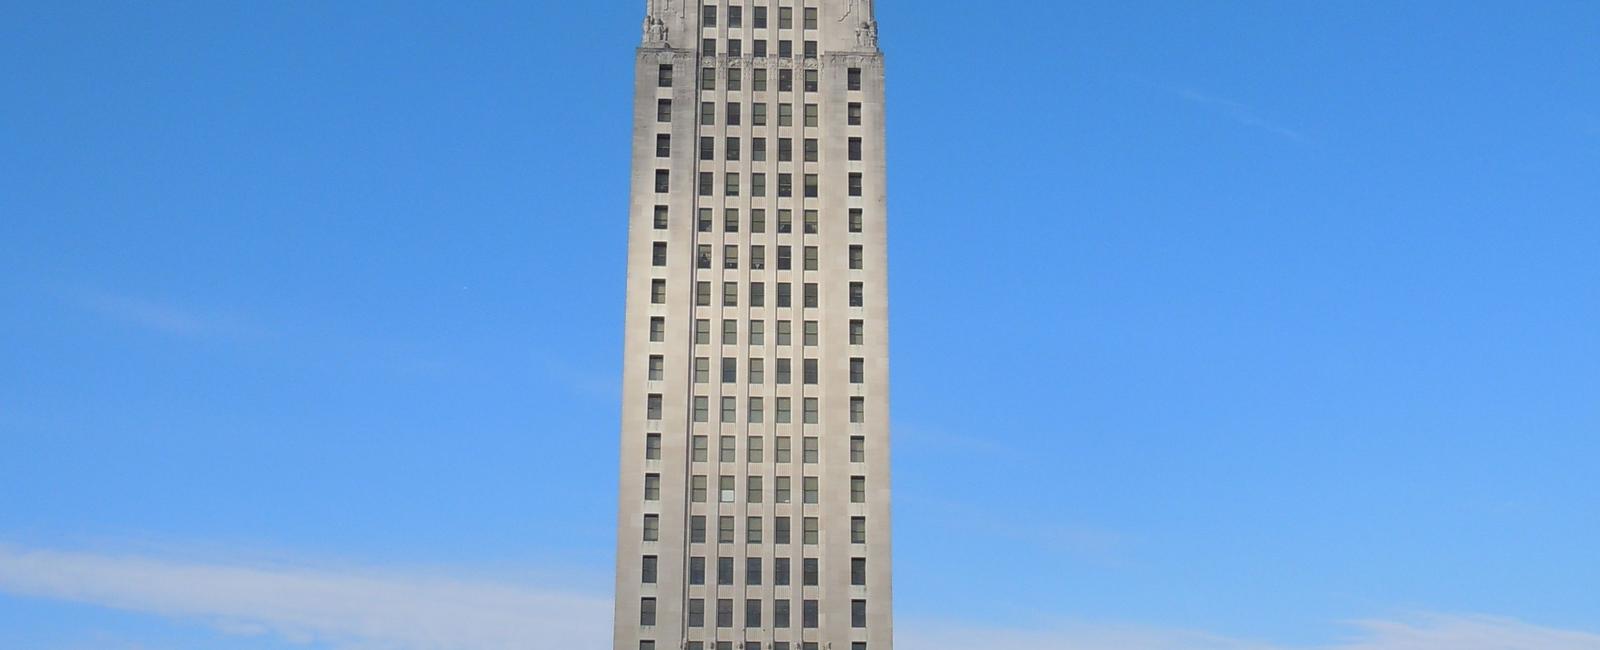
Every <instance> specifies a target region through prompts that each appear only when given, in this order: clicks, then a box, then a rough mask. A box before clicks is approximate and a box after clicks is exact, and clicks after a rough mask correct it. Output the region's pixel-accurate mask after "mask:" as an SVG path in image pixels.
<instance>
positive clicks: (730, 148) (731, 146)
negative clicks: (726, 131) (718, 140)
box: [722, 137, 739, 232]
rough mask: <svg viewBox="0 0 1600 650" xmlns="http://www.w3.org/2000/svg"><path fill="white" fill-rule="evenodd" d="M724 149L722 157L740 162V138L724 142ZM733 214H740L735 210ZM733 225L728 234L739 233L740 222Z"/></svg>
mask: <svg viewBox="0 0 1600 650" xmlns="http://www.w3.org/2000/svg"><path fill="white" fill-rule="evenodd" d="M722 149H723V152H722V156H723V157H724V158H727V159H728V160H729V161H730V162H739V138H737V137H733V138H728V139H727V140H724V141H723V146H722ZM732 212H733V213H734V214H736V215H737V214H738V211H737V210H734V211H732ZM733 223H734V225H733V228H732V229H731V230H729V231H728V232H739V222H738V220H735V221H734V222H733Z"/></svg>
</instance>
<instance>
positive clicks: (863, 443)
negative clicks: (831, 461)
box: [850, 436, 867, 463]
mask: <svg viewBox="0 0 1600 650" xmlns="http://www.w3.org/2000/svg"><path fill="white" fill-rule="evenodd" d="M850 462H852V463H865V462H867V439H866V438H865V437H863V436H850Z"/></svg>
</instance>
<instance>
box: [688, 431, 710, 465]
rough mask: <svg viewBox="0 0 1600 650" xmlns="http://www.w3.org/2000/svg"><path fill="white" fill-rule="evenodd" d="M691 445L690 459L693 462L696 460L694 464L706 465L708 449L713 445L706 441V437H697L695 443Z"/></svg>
mask: <svg viewBox="0 0 1600 650" xmlns="http://www.w3.org/2000/svg"><path fill="white" fill-rule="evenodd" d="M689 444H690V451H689V453H690V458H691V459H692V460H694V462H696V463H704V462H706V452H707V447H709V446H710V444H711V443H709V442H707V441H706V437H705V436H695V437H694V439H693V441H692V442H690V443H689Z"/></svg>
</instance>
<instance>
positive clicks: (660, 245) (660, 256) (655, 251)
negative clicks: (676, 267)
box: [650, 241, 667, 266]
mask: <svg viewBox="0 0 1600 650" xmlns="http://www.w3.org/2000/svg"><path fill="white" fill-rule="evenodd" d="M650 265H651V266H666V265H667V242H664V241H658V242H656V243H654V244H652V245H651V246H650Z"/></svg>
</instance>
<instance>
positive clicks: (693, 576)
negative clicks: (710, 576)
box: [689, 557, 706, 585]
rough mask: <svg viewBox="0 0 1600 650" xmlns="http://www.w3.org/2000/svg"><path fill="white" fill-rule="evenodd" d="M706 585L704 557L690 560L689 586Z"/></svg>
mask: <svg viewBox="0 0 1600 650" xmlns="http://www.w3.org/2000/svg"><path fill="white" fill-rule="evenodd" d="M705 583H706V559H705V558H703V557H691V558H689V584H691V585H703V584H705Z"/></svg>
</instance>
